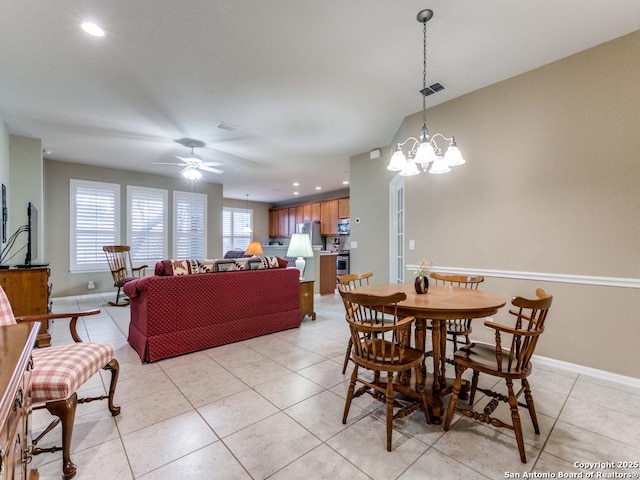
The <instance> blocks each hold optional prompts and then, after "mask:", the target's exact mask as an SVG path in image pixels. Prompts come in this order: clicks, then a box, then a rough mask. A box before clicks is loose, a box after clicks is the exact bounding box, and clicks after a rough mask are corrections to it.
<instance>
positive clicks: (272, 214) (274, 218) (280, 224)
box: [269, 197, 349, 237]
mask: <svg viewBox="0 0 640 480" xmlns="http://www.w3.org/2000/svg"><path fill="white" fill-rule="evenodd" d="M338 218H349V197H345V198H340V199H338V198H336V199H333V200H325V201H322V202H313V203H305V204H304V205H295V206H291V207H283V208H273V209H271V210H269V236H270V237H289V236H291V234H293V233H295V232H296V225H297V224H299V223H304V222H320V224H321V228H320V233H321V235H337V234H338V232H337V224H338Z"/></svg>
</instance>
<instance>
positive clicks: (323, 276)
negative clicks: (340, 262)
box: [320, 253, 337, 295]
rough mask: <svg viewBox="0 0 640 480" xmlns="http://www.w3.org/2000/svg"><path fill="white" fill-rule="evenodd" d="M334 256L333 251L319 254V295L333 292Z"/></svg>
mask: <svg viewBox="0 0 640 480" xmlns="http://www.w3.org/2000/svg"><path fill="white" fill-rule="evenodd" d="M336 257H337V255H336V254H333V253H325V254H321V255H320V295H327V294H333V293H335V290H336Z"/></svg>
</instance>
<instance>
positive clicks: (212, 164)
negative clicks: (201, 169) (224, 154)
mask: <svg viewBox="0 0 640 480" xmlns="http://www.w3.org/2000/svg"><path fill="white" fill-rule="evenodd" d="M201 165H203V166H205V167H220V166H222V165H224V163H222V162H202V164H201Z"/></svg>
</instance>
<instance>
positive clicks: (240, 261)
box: [155, 255, 288, 277]
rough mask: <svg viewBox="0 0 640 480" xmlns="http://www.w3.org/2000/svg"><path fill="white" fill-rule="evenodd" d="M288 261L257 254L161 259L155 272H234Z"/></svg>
mask: <svg viewBox="0 0 640 480" xmlns="http://www.w3.org/2000/svg"><path fill="white" fill-rule="evenodd" d="M287 265H288V262H287V260H286V259H284V258H281V257H271V256H266V255H256V256H253V257H245V258H235V259H231V258H228V259H203V260H195V259H185V260H161V261H159V262H157V263H156V267H155V274H156V275H159V276H163V277H173V276H179V275H191V274H194V273H215V272H234V271H240V270H265V269H270V268H286V267H287Z"/></svg>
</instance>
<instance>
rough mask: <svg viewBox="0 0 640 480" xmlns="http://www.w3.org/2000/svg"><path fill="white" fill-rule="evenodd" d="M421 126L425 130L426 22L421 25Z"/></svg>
mask: <svg viewBox="0 0 640 480" xmlns="http://www.w3.org/2000/svg"><path fill="white" fill-rule="evenodd" d="M422 126H423V128H425V129H426V128H427V22H426V21H425V22H424V23H423V24H422Z"/></svg>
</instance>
